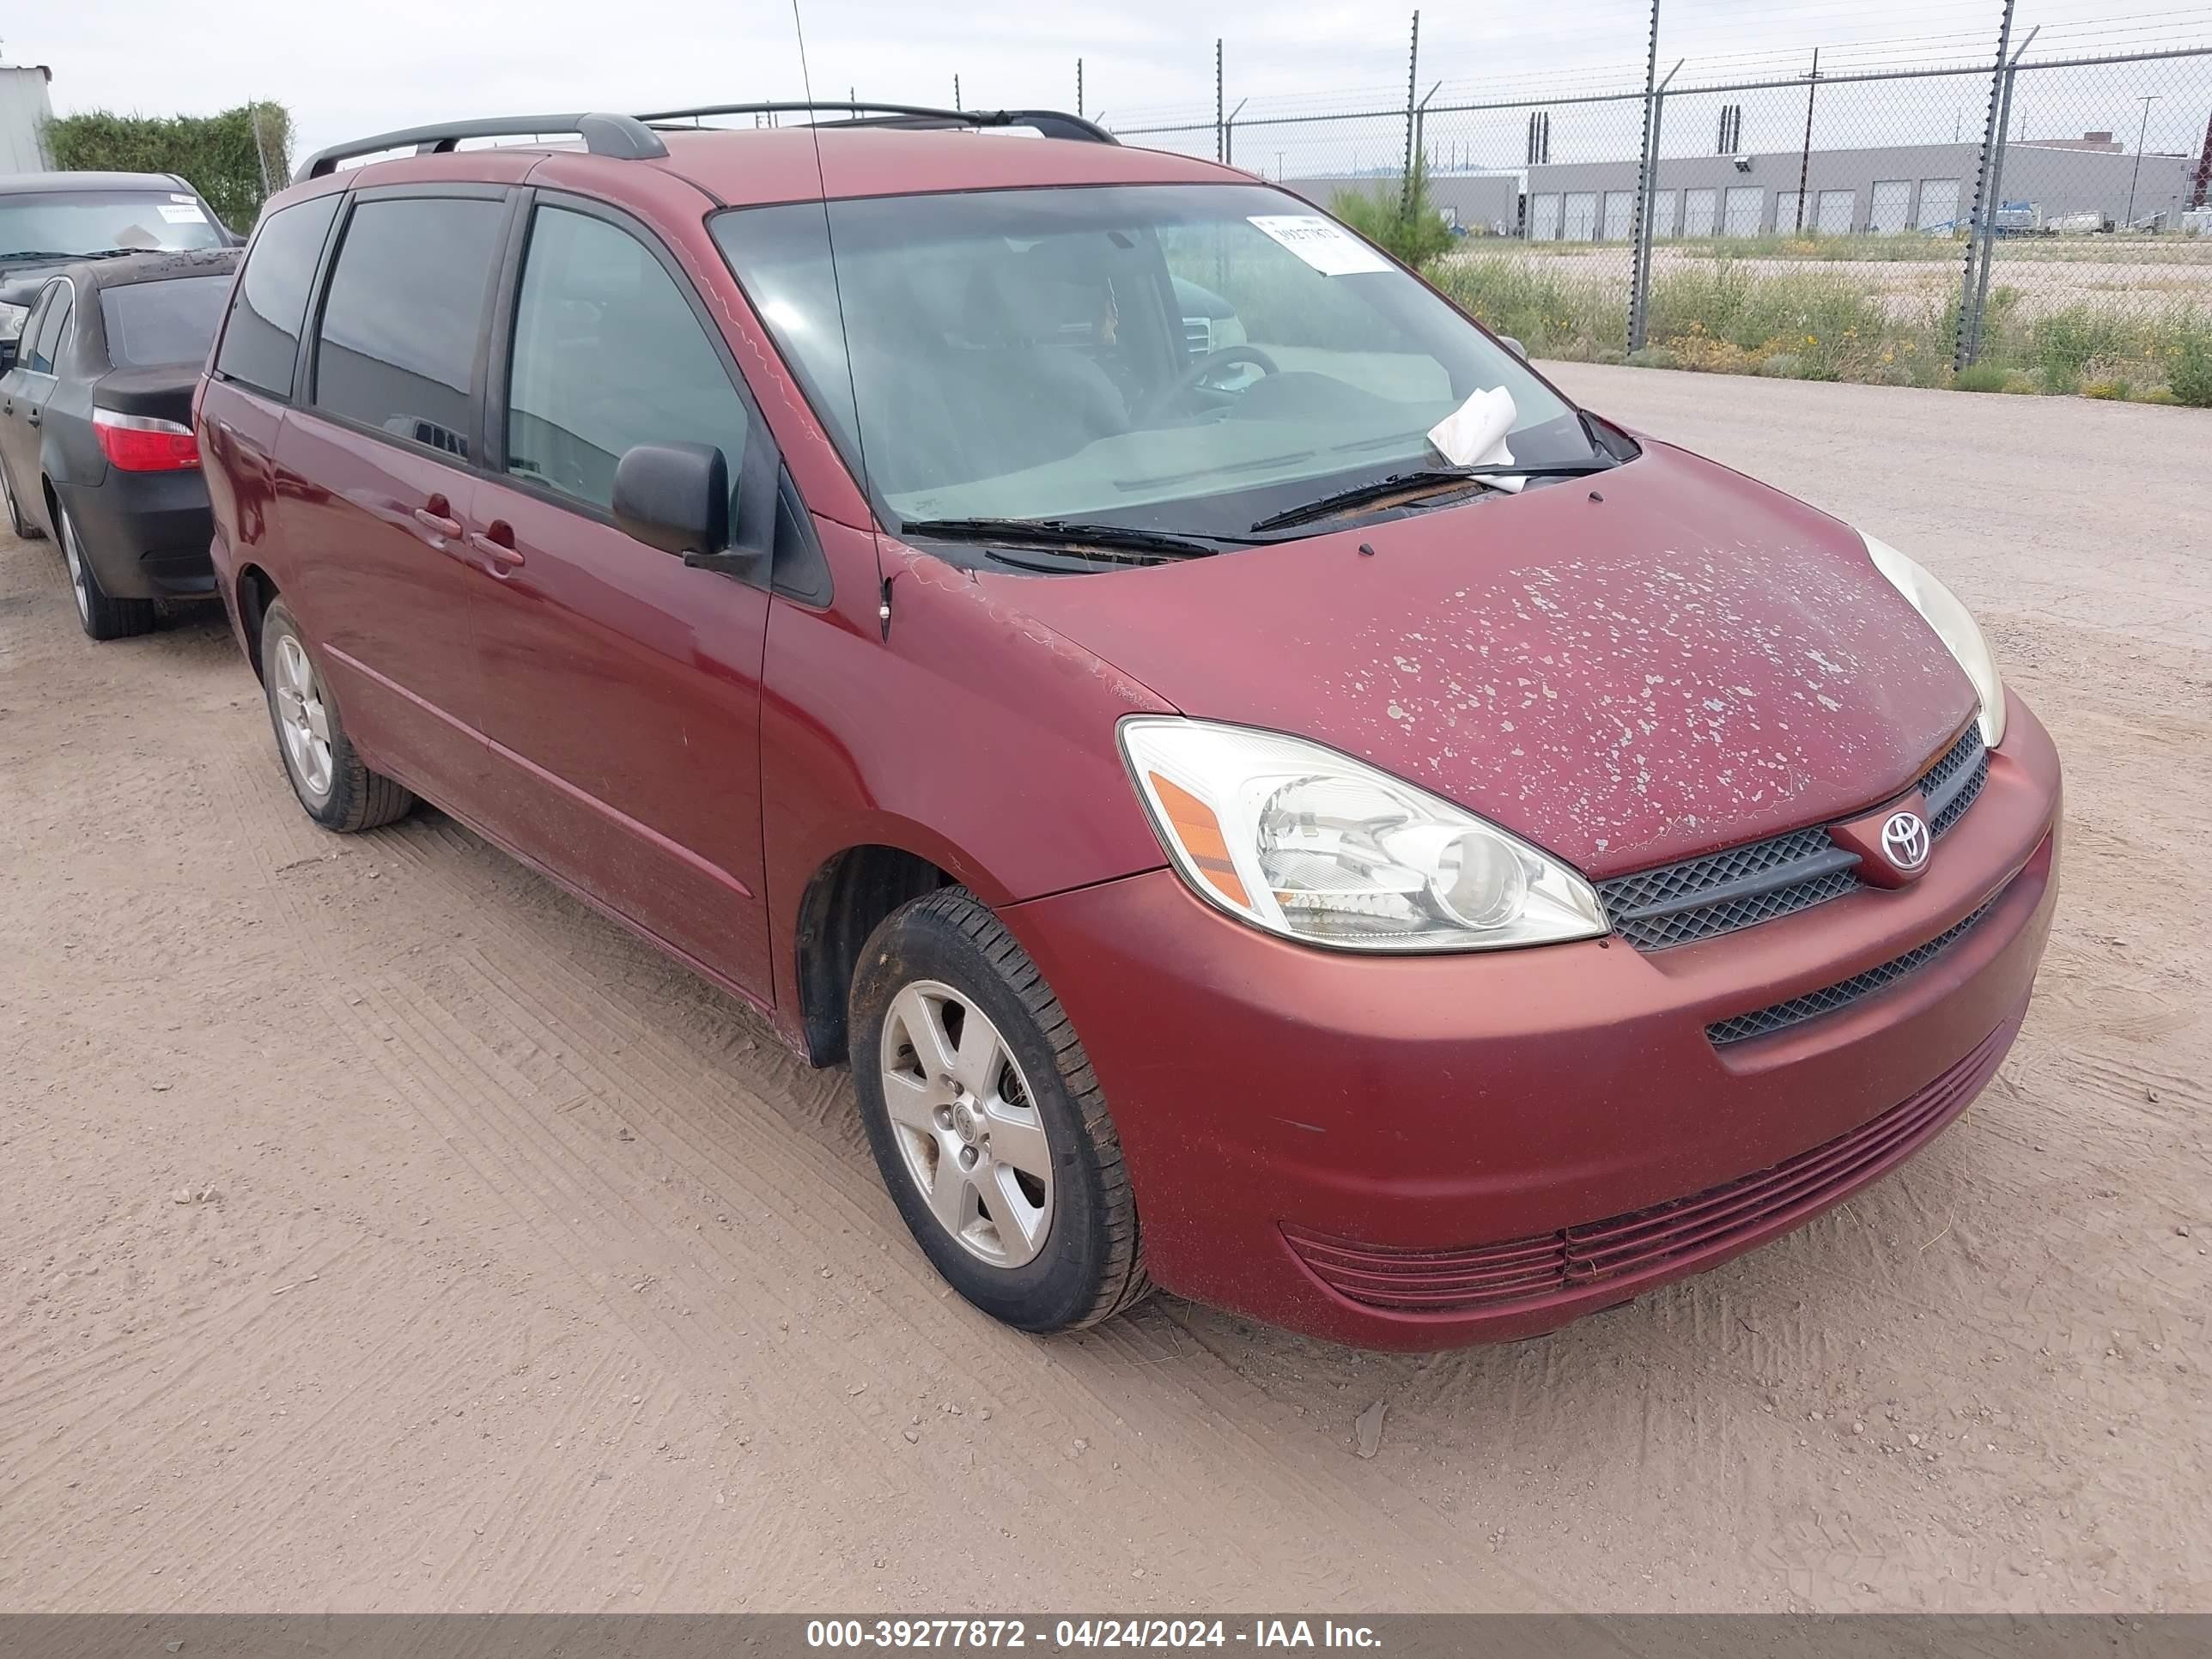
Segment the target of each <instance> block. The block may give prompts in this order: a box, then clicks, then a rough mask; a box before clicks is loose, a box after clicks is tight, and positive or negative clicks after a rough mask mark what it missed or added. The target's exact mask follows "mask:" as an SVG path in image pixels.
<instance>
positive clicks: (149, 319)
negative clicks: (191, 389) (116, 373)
mask: <svg viewBox="0 0 2212 1659" xmlns="http://www.w3.org/2000/svg"><path fill="white" fill-rule="evenodd" d="M229 299H230V276H229V274H228V272H226V273H225V274H223V275H222V276H176V277H172V278H171V279H170V280H169V281H167V282H165V283H132V284H131V285H130V286H129V287H128V288H103V289H100V319H101V320H102V321H103V322H105V323H106V325H107V356H108V358H109V361H111V362H114V363H116V364H118V365H122V364H130V365H132V366H134V367H144V366H147V365H149V364H153V363H196V362H199V361H200V360H201V359H203V358H204V357H205V356H207V354H208V346H209V344H210V342H212V341H213V340H214V338H215V329H216V324H217V323H219V322H221V321H222V308H223V306H224V305H225V304H226V303H227V302H228V301H229Z"/></svg>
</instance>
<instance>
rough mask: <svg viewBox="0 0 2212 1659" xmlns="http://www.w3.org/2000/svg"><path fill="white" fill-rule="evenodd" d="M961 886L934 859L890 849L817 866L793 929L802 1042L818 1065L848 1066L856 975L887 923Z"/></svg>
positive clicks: (863, 847)
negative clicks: (906, 907) (914, 904)
mask: <svg viewBox="0 0 2212 1659" xmlns="http://www.w3.org/2000/svg"><path fill="white" fill-rule="evenodd" d="M958 884H959V878H958V877H957V875H955V874H954V873H953V872H951V871H950V870H947V869H946V868H945V866H943V865H941V864H939V862H937V861H936V860H933V859H930V858H927V857H925V856H924V855H923V854H920V853H917V852H914V851H912V850H910V849H909V848H904V847H899V846H895V845H892V844H890V843H889V842H860V843H856V844H854V845H853V846H848V847H846V848H842V849H841V850H840V851H838V852H836V853H833V854H830V855H829V857H828V858H826V859H824V860H822V862H821V863H820V864H819V865H817V866H816V867H815V870H814V872H813V874H812V875H811V877H809V878H808V879H807V882H806V885H805V889H804V890H802V891H801V893H800V895H799V909H798V914H797V916H796V918H795V921H794V925H793V966H794V969H795V975H796V980H797V986H798V992H799V1036H800V1038H801V1040H802V1041H803V1042H804V1043H805V1053H806V1058H807V1060H809V1061H810V1062H811V1063H812V1064H813V1065H816V1066H832V1065H836V1063H838V1062H839V1061H840V1060H843V1059H844V1057H845V1042H846V1011H847V1003H848V999H849V997H850V994H851V991H852V986H853V974H854V969H856V968H858V967H859V965H860V952H861V951H862V949H863V948H864V947H865V946H866V944H867V942H868V939H869V936H870V935H871V934H872V933H874V932H875V931H876V928H877V927H878V926H879V925H880V924H881V923H882V921H883V920H884V917H885V916H888V915H890V913H891V912H892V911H894V910H896V909H897V908H899V907H900V906H901V905H902V904H905V903H907V902H909V901H910V900H913V899H917V898H920V897H921V896H923V895H925V894H927V893H933V892H935V891H936V890H938V889H939V888H941V887H951V886H956V885H958Z"/></svg>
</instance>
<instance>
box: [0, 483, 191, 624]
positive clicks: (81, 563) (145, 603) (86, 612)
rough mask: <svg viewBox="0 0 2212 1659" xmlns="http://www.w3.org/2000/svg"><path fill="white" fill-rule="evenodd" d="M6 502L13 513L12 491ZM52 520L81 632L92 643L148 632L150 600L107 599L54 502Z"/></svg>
mask: <svg viewBox="0 0 2212 1659" xmlns="http://www.w3.org/2000/svg"><path fill="white" fill-rule="evenodd" d="M8 499H9V511H10V512H13V511H14V510H15V507H14V502H15V496H14V494H13V493H12V492H11V493H10V494H9V498H8ZM54 521H55V523H56V524H57V526H58V527H59V528H60V530H61V534H62V562H64V564H66V565H67V566H68V567H69V579H70V592H71V593H72V594H74V595H75V596H76V619H77V621H78V623H81V624H82V627H83V629H84V631H85V632H86V633H87V634H88V635H91V636H92V637H93V638H94V639H95V640H127V639H131V638H133V637H135V636H136V635H140V634H150V633H152V632H153V631H154V623H155V616H154V601H153V600H151V599H110V598H108V597H107V594H106V592H105V591H104V590H102V588H101V587H100V573H99V572H98V571H96V570H94V568H92V561H91V560H90V559H89V558H88V557H86V556H85V551H84V544H83V542H82V540H80V539H79V538H78V536H77V533H76V520H74V519H72V518H71V517H70V510H69V508H67V507H63V506H61V505H60V504H59V503H58V502H57V503H56V504H55V507H54Z"/></svg>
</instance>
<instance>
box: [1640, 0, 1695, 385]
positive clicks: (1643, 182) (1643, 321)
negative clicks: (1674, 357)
mask: <svg viewBox="0 0 2212 1659" xmlns="http://www.w3.org/2000/svg"><path fill="white" fill-rule="evenodd" d="M1651 46H1652V49H1653V50H1654V52H1656V50H1657V49H1658V46H1659V0H1651ZM1687 62H1689V59H1688V58H1676V59H1675V60H1674V68H1673V69H1670V70H1668V71H1667V78H1666V79H1665V80H1663V81H1662V82H1659V83H1658V84H1657V85H1656V86H1652V85H1651V71H1652V70H1656V69H1657V68H1658V67H1659V60H1658V59H1657V58H1656V57H1655V58H1652V60H1651V63H1650V66H1649V67H1648V68H1646V69H1645V70H1644V84H1645V85H1646V86H1647V87H1650V92H1649V93H1648V94H1646V95H1647V99H1648V102H1647V104H1646V106H1645V108H1644V170H1643V173H1642V175H1641V176H1640V177H1639V178H1638V180H1637V188H1636V253H1635V258H1634V263H1633V266H1632V270H1631V272H1630V276H1629V287H1628V349H1630V350H1631V351H1641V350H1642V349H1644V343H1645V341H1646V339H1647V338H1648V337H1649V336H1650V328H1651V236H1652V232H1653V231H1654V229H1655V228H1656V227H1655V226H1654V225H1653V224H1652V222H1651V209H1652V204H1654V203H1655V202H1656V200H1657V199H1658V196H1659V137H1660V131H1661V129H1662V125H1663V123H1664V120H1665V118H1666V113H1667V88H1668V87H1671V86H1673V85H1674V77H1675V76H1677V75H1680V73H1681V72H1682V65H1683V64H1686V63H1687Z"/></svg>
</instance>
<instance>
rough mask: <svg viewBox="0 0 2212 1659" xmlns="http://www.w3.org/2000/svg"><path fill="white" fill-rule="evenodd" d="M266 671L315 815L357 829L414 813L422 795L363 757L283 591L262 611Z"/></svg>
mask: <svg viewBox="0 0 2212 1659" xmlns="http://www.w3.org/2000/svg"><path fill="white" fill-rule="evenodd" d="M261 677H262V692H263V695H264V697H265V698H266V699H267V701H268V704H269V723H270V725H271V726H274V727H275V728H276V752H277V754H278V755H279V756H281V757H283V762H284V775H285V776H286V777H288V778H289V779H290V780H291V781H292V793H294V794H295V795H296V796H298V797H299V799H300V805H301V807H302V808H303V809H305V811H306V812H307V816H308V817H311V818H313V819H314V821H315V822H316V823H319V824H321V825H322V826H323V828H324V829H335V830H337V831H338V832H339V833H340V834H341V835H350V834H352V833H353V832H354V831H355V830H357V829H376V828H377V827H378V826H379V825H380V824H386V823H391V822H392V820H393V819H395V818H400V817H405V816H406V815H407V812H408V811H409V809H410V808H411V807H412V806H413V805H415V797H414V796H413V795H411V794H410V793H408V792H407V790H406V789H405V788H404V787H403V786H401V785H399V784H398V783H395V782H393V781H392V780H391V779H390V778H387V777H386V776H385V775H383V774H382V773H380V772H372V771H370V770H369V769H368V767H366V766H364V765H363V764H362V759H361V757H360V756H359V755H358V754H357V753H356V752H355V750H354V746H353V742H352V740H351V739H350V738H348V737H347V736H346V730H345V722H344V721H343V720H341V719H340V718H339V717H338V706H337V702H334V701H333V700H332V699H331V696H330V692H329V690H328V688H327V687H326V686H325V684H324V683H323V678H322V671H321V670H320V669H319V668H317V667H316V666H315V659H314V658H313V655H312V654H311V653H309V652H308V650H307V636H306V635H303V634H302V633H301V631H300V624H299V623H297V622H296V621H295V620H294V619H293V616H292V611H291V607H290V606H289V605H286V604H285V603H284V601H283V600H282V599H275V600H272V601H270V606H269V609H268V611H267V613H266V614H265V615H264V616H263V617H262V619H261Z"/></svg>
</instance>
